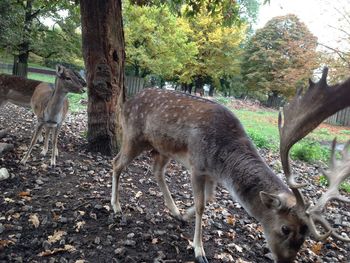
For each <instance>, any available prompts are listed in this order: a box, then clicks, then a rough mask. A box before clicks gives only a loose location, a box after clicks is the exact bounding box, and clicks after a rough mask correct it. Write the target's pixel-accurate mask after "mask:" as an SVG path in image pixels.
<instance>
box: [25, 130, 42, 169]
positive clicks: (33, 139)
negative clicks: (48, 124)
mask: <svg viewBox="0 0 350 263" xmlns="http://www.w3.org/2000/svg"><path fill="white" fill-rule="evenodd" d="M43 126H44V123H38V124H37V126H36V128H35V132H34V134H33V137H32V141H31V142H30V145H29V148H28V151H27V153H26V155H25V156H24V157H23V159H22V160H21V164H26V162H27V161H28V158H29V156H30V153H31V152H32V150H33V146H34V144H35V143H36V141H37V139H38V136H39V134H40V133H41V130H42V128H43Z"/></svg>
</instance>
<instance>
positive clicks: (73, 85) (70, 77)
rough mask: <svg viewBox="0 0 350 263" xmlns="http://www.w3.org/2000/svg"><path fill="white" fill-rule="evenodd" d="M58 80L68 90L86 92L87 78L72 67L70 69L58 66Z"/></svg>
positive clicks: (58, 83)
mask: <svg viewBox="0 0 350 263" xmlns="http://www.w3.org/2000/svg"><path fill="white" fill-rule="evenodd" d="M56 75H57V82H56V85H60V86H61V87H63V89H64V90H65V91H66V92H72V93H84V92H85V90H84V88H85V87H86V82H85V80H84V79H83V78H82V77H81V76H80V74H79V73H77V72H76V71H74V70H72V69H68V68H66V67H64V66H62V65H57V66H56Z"/></svg>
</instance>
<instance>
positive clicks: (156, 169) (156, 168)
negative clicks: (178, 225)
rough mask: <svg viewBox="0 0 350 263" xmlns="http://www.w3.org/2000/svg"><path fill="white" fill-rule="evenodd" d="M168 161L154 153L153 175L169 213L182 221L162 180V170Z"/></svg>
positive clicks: (166, 158) (163, 179)
mask: <svg viewBox="0 0 350 263" xmlns="http://www.w3.org/2000/svg"><path fill="white" fill-rule="evenodd" d="M168 161H169V158H168V157H166V156H164V155H161V154H159V153H154V163H153V173H154V176H155V177H156V179H157V182H158V185H159V188H160V190H161V191H162V193H163V196H164V201H165V204H166V206H167V207H168V208H169V210H170V212H171V213H172V215H173V216H174V217H175V218H177V219H179V220H182V217H181V214H180V211H179V209H178V208H177V206H176V204H175V202H174V199H173V198H172V197H171V193H170V191H169V188H168V186H167V184H166V182H165V178H164V170H165V167H166V165H167V164H168Z"/></svg>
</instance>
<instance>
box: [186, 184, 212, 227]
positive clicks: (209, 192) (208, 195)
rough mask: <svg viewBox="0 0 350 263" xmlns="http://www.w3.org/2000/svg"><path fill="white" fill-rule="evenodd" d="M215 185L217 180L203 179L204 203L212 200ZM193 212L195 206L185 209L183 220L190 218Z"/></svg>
mask: <svg viewBox="0 0 350 263" xmlns="http://www.w3.org/2000/svg"><path fill="white" fill-rule="evenodd" d="M217 185H218V184H217V181H214V180H210V179H209V178H206V180H205V203H206V204H207V203H208V202H211V201H213V200H214V198H215V189H216V186H217ZM195 213H196V207H195V205H194V206H192V207H190V208H188V209H187V210H186V213H185V214H184V216H183V218H184V220H186V221H187V220H189V219H191V218H192V217H193V216H194V215H195Z"/></svg>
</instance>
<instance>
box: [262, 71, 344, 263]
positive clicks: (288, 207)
mask: <svg viewBox="0 0 350 263" xmlns="http://www.w3.org/2000/svg"><path fill="white" fill-rule="evenodd" d="M327 73H328V69H327V68H325V69H324V70H323V74H322V78H321V80H320V81H319V82H318V83H313V82H312V81H311V80H310V82H309V89H308V90H307V91H306V93H305V94H304V95H302V91H298V93H297V95H296V96H295V97H294V99H293V100H292V101H291V102H290V103H289V104H288V105H286V106H285V107H284V109H283V112H280V114H279V120H278V126H279V132H280V154H281V161H282V167H283V170H284V173H285V176H286V178H287V184H288V186H289V188H290V189H291V193H290V194H288V193H283V194H269V193H265V192H261V193H260V198H261V200H262V202H263V204H264V205H265V206H266V207H267V208H268V210H267V211H269V213H270V214H271V215H270V216H267V217H266V219H264V220H263V222H262V224H263V227H264V233H265V236H266V239H267V242H268V244H269V247H270V249H271V251H272V253H273V255H274V258H275V260H276V262H293V260H294V259H295V257H296V255H297V253H298V250H299V249H300V247H301V245H302V244H303V242H304V240H305V238H306V237H307V235H308V234H311V235H312V236H313V237H314V238H315V239H317V240H325V239H326V238H328V237H329V236H332V237H333V238H335V239H339V240H342V241H344V242H350V239H348V238H346V237H344V236H342V235H340V234H338V233H337V232H336V231H335V230H334V229H333V228H332V227H331V226H330V224H329V222H328V221H327V220H326V219H325V218H324V217H323V216H322V214H323V212H324V211H323V210H324V208H325V205H326V203H327V202H328V201H330V200H332V199H336V200H339V201H344V202H350V200H349V199H348V198H346V197H344V196H341V195H340V194H339V191H338V187H339V186H340V184H341V183H342V182H343V181H344V180H346V179H347V178H348V177H349V176H350V157H349V154H348V150H349V143H347V145H346V146H345V147H344V149H343V151H342V159H341V160H340V161H338V160H336V158H335V146H336V141H335V140H334V141H333V144H332V155H331V162H330V169H329V170H328V171H327V172H325V175H326V176H327V178H328V181H329V189H328V190H327V191H326V192H325V193H324V194H323V195H322V196H321V197H320V199H319V200H318V201H317V202H316V204H315V205H311V203H310V202H306V201H305V198H304V196H303V194H302V192H301V188H303V187H305V186H306V184H300V183H298V182H297V180H296V179H295V176H294V175H293V174H292V172H291V169H290V165H289V150H290V148H291V147H292V146H293V145H294V144H295V143H296V142H297V141H299V140H300V139H302V138H303V137H305V136H306V135H307V134H308V133H310V132H311V131H312V130H313V129H314V128H315V127H317V126H318V124H320V123H321V122H322V121H323V120H324V119H325V118H327V117H328V116H330V115H332V114H333V113H335V112H336V111H337V110H336V109H335V108H334V107H335V106H332V103H331V102H330V101H329V98H334V97H337V96H341V95H340V94H341V92H339V89H340V85H338V86H337V87H336V88H335V87H329V86H328V85H327V82H326V79H327ZM335 93H340V94H337V95H336V96H335ZM333 105H336V104H333ZM316 224H319V225H320V226H321V227H323V228H324V229H325V231H324V233H323V234H321V233H320V232H319V231H318V229H317V227H316Z"/></svg>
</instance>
